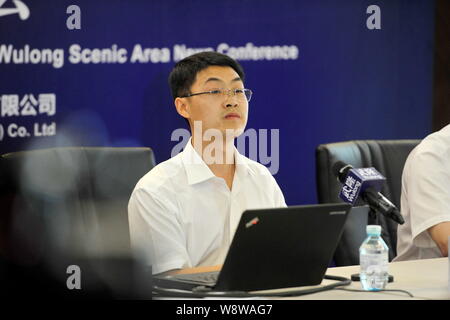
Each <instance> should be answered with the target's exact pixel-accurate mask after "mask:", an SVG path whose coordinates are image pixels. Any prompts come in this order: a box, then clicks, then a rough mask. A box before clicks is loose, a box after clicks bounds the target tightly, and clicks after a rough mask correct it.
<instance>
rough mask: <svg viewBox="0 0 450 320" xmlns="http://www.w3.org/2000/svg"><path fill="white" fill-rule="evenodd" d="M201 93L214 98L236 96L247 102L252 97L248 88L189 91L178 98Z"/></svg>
mask: <svg viewBox="0 0 450 320" xmlns="http://www.w3.org/2000/svg"><path fill="white" fill-rule="evenodd" d="M201 94H207V95H208V96H210V97H213V98H216V99H222V98H223V97H225V96H232V95H233V96H236V97H237V98H238V99H239V100H242V101H247V102H249V101H250V99H251V98H252V94H253V92H252V90H250V89H228V90H227V89H216V90H211V91H205V92H198V93H190V94H187V95H185V96H181V97H180V98H188V97H192V96H198V95H201Z"/></svg>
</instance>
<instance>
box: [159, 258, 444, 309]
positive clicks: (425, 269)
mask: <svg viewBox="0 0 450 320" xmlns="http://www.w3.org/2000/svg"><path fill="white" fill-rule="evenodd" d="M218 270H220V266H210V267H198V268H194V269H184V270H183V271H181V272H180V273H194V272H207V271H218ZM357 273H359V265H356V266H348V267H335V268H328V269H327V271H326V274H327V275H331V276H339V277H345V278H348V279H350V278H351V275H352V274H357ZM449 273H450V271H449V259H448V258H436V259H423V260H411V261H401V262H391V263H389V274H390V275H392V276H393V277H394V281H393V282H391V283H388V284H387V286H386V288H385V289H386V291H378V292H376V291H363V290H362V288H361V283H360V282H357V281H352V283H351V284H350V285H348V286H344V287H338V288H335V289H331V290H327V291H321V292H317V293H312V294H306V295H296V296H295V295H292V296H287V297H277V296H276V295H274V296H264V297H258V293H259V292H252V293H253V294H254V295H255V297H254V298H253V299H271V300H272V299H276V300H278V299H282V300H444V299H445V300H450V287H449ZM331 283H333V280H323V281H322V283H321V284H320V285H319V286H312V287H298V288H286V289H276V290H266V291H262V292H263V293H264V294H268V293H272V292H276V293H278V292H280V291H281V292H286V291H296V290H304V289H311V288H317V287H320V286H325V285H328V284H331ZM391 290H392V291H391ZM395 290H401V291H395ZM408 293H409V294H408ZM411 295H412V296H411ZM162 299H164V298H162ZM206 299H207V300H208V299H221V298H220V297H215V298H214V297H211V298H206ZM222 299H227V298H222Z"/></svg>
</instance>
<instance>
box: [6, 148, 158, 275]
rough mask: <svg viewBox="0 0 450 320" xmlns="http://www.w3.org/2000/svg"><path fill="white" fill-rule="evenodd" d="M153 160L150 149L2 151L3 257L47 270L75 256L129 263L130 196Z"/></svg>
mask: <svg viewBox="0 0 450 320" xmlns="http://www.w3.org/2000/svg"><path fill="white" fill-rule="evenodd" d="M154 165H155V159H154V155H153V152H152V150H151V149H149V148H107V147H66V148H51V149H41V150H33V151H23V152H14V153H9V154H4V155H2V156H1V169H2V170H0V173H2V174H1V175H3V176H4V177H3V178H4V179H3V182H2V183H1V186H0V190H1V191H2V194H1V198H0V200H1V202H0V206H1V207H0V209H1V211H2V219H1V220H2V221H3V222H4V223H3V226H2V229H1V231H2V234H1V240H3V247H0V250H1V251H2V252H1V251H0V252H1V253H2V256H3V257H5V259H6V260H8V261H12V262H13V263H14V264H15V265H21V266H40V267H43V268H44V269H46V270H47V271H48V270H50V271H51V269H52V268H56V267H55V266H56V265H57V264H58V263H59V264H60V265H62V264H64V263H68V264H71V263H74V261H80V263H82V262H81V261H89V263H88V265H90V266H91V264H92V263H91V262H92V261H93V259H97V260H101V259H106V260H107V259H116V260H117V261H121V262H119V263H116V265H118V264H122V265H123V264H124V263H125V264H127V263H128V262H127V261H128V260H127V259H129V258H130V257H131V256H132V254H131V252H130V237H129V227H128V210H127V207H128V200H129V198H130V195H131V192H132V190H133V188H134V186H135V185H136V183H137V181H138V180H139V179H140V178H141V177H142V176H143V175H144V174H145V173H147V172H148V171H149V170H151V169H152V168H153V167H154ZM5 225H6V226H7V227H5ZM57 259H60V260H61V261H55V260H57ZM106 260H105V261H106ZM123 261H125V262H123ZM41 262H44V264H45V265H44V266H42V263H41ZM102 265H104V264H102ZM58 268H59V267H58ZM96 268H97V267H96ZM102 268H103V267H102ZM111 268H114V267H113V266H112V267H111ZM120 268H122V267H120ZM64 271H65V270H64ZM97 271H98V270H97ZM97 271H96V272H97ZM58 272H61V270H59V271H58ZM86 274H87V273H86ZM62 276H63V277H64V276H66V275H65V274H64V273H62ZM90 276H92V273H91V275H90Z"/></svg>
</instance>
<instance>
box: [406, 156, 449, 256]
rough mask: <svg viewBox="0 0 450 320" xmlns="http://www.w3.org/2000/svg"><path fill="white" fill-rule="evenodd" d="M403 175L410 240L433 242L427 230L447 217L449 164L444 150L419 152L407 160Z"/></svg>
mask: <svg viewBox="0 0 450 320" xmlns="http://www.w3.org/2000/svg"><path fill="white" fill-rule="evenodd" d="M411 169H412V170H410V172H409V175H408V177H407V181H406V183H407V188H408V203H409V207H410V219H411V231H412V236H413V239H414V240H413V241H414V244H415V245H416V246H418V247H422V248H428V247H433V246H435V243H434V241H433V240H432V238H431V236H430V235H429V233H428V232H427V230H428V229H429V228H430V227H432V226H434V225H437V224H439V223H441V222H444V221H450V191H449V190H450V166H449V162H448V159H447V155H446V154H438V153H435V152H423V153H420V154H418V155H417V156H416V157H415V158H414V160H413V161H412V163H411Z"/></svg>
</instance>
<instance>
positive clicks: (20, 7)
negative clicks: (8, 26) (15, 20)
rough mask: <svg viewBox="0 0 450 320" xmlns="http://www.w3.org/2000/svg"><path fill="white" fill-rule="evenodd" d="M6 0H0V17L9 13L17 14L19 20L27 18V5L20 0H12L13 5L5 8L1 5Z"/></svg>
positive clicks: (28, 14) (28, 11)
mask: <svg viewBox="0 0 450 320" xmlns="http://www.w3.org/2000/svg"><path fill="white" fill-rule="evenodd" d="M6 1H7V0H0V17H2V16H8V15H11V14H18V15H19V18H20V19H21V20H27V19H28V17H29V16H30V10H29V9H28V7H27V5H26V4H25V3H23V2H22V1H20V0H13V1H12V2H13V3H14V5H15V7H13V8H5V7H3V5H4V4H5V2H6Z"/></svg>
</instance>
